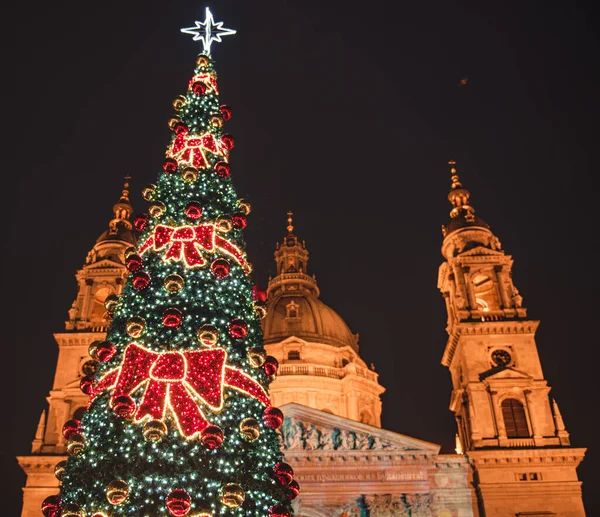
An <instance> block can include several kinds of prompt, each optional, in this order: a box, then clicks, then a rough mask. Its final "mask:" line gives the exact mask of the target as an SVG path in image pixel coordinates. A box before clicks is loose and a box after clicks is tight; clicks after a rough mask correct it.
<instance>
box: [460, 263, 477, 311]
mask: <svg viewBox="0 0 600 517" xmlns="http://www.w3.org/2000/svg"><path fill="white" fill-rule="evenodd" d="M470 270H471V268H470V267H469V266H465V267H463V272H464V273H463V274H464V277H463V278H464V282H465V286H466V290H467V298H468V300H469V307H470V308H471V309H477V301H476V299H475V293H474V292H473V282H471V280H470V279H469V271H470Z"/></svg>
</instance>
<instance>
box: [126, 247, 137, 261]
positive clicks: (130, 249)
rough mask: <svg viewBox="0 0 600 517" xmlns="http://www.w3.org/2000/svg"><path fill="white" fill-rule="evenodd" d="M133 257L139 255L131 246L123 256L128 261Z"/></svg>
mask: <svg viewBox="0 0 600 517" xmlns="http://www.w3.org/2000/svg"><path fill="white" fill-rule="evenodd" d="M131 255H137V250H136V249H135V248H134V247H133V246H131V247H129V248H127V249H126V250H125V253H124V254H123V256H124V257H125V259H126V260H127V259H128V258H129V257H130V256H131Z"/></svg>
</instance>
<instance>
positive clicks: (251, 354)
mask: <svg viewBox="0 0 600 517" xmlns="http://www.w3.org/2000/svg"><path fill="white" fill-rule="evenodd" d="M266 359H267V351H266V350H265V349H264V348H262V347H260V346H253V347H252V348H249V349H248V361H250V364H251V365H252V366H254V368H260V367H261V366H262V365H263V364H265V360H266Z"/></svg>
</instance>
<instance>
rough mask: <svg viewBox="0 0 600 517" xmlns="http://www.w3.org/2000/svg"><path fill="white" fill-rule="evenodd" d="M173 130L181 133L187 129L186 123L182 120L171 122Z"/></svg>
mask: <svg viewBox="0 0 600 517" xmlns="http://www.w3.org/2000/svg"><path fill="white" fill-rule="evenodd" d="M172 129H173V132H174V133H175V134H176V135H178V134H179V133H183V132H184V131H187V130H188V127H187V125H186V124H185V123H184V122H176V123H175V124H173V128H172Z"/></svg>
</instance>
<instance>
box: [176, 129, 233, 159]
mask: <svg viewBox="0 0 600 517" xmlns="http://www.w3.org/2000/svg"><path fill="white" fill-rule="evenodd" d="M206 151H210V152H211V153H213V154H219V155H221V156H226V153H227V149H226V148H225V147H224V146H223V144H221V142H220V140H217V139H216V138H215V135H213V134H212V133H204V134H203V135H199V136H190V134H189V129H188V128H184V129H181V130H180V131H179V133H177V136H176V137H175V139H174V140H173V143H172V144H171V148H170V149H169V150H168V151H167V155H168V156H170V157H171V158H175V159H176V160H177V161H178V162H179V161H184V162H187V163H191V164H192V165H193V166H194V167H196V168H198V169H205V168H206V167H208V159H207V158H206V155H205V154H204V153H205V152H206Z"/></svg>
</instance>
